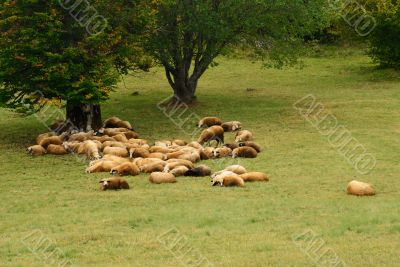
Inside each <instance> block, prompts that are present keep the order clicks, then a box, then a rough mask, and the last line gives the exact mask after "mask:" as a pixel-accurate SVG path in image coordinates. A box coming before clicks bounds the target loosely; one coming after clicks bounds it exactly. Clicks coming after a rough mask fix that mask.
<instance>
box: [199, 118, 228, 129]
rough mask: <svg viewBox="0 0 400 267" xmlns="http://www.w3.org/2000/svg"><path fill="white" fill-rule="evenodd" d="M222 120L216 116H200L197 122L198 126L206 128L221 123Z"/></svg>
mask: <svg viewBox="0 0 400 267" xmlns="http://www.w3.org/2000/svg"><path fill="white" fill-rule="evenodd" d="M221 124H222V121H221V120H220V119H218V118H217V117H205V118H202V119H201V120H200V121H199V123H198V125H197V126H198V127H199V128H208V127H211V126H214V125H221Z"/></svg>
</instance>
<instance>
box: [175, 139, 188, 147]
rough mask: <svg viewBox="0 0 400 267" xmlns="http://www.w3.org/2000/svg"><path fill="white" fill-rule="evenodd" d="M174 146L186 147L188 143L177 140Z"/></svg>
mask: <svg viewBox="0 0 400 267" xmlns="http://www.w3.org/2000/svg"><path fill="white" fill-rule="evenodd" d="M172 145H177V146H186V145H187V142H186V141H185V140H180V139H176V140H174V141H172Z"/></svg>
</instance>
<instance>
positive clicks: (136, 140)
mask: <svg viewBox="0 0 400 267" xmlns="http://www.w3.org/2000/svg"><path fill="white" fill-rule="evenodd" d="M128 142H129V143H131V144H138V145H140V146H143V145H148V143H149V141H147V140H146V139H139V138H130V139H129V140H128Z"/></svg>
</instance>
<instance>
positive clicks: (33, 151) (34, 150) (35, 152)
mask: <svg viewBox="0 0 400 267" xmlns="http://www.w3.org/2000/svg"><path fill="white" fill-rule="evenodd" d="M26 151H27V152H28V153H29V154H30V155H32V156H43V155H44V154H46V149H45V148H44V147H42V146H40V145H34V146H30V147H28V148H27V149H26Z"/></svg>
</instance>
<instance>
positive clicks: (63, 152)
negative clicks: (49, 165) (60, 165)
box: [47, 145, 69, 155]
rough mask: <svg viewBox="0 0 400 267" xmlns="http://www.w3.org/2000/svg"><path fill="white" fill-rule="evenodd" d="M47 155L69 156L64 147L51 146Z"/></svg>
mask: <svg viewBox="0 0 400 267" xmlns="http://www.w3.org/2000/svg"><path fill="white" fill-rule="evenodd" d="M47 154H52V155H66V154H69V152H68V151H67V150H66V149H65V148H64V146H62V145H49V146H48V147H47Z"/></svg>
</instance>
